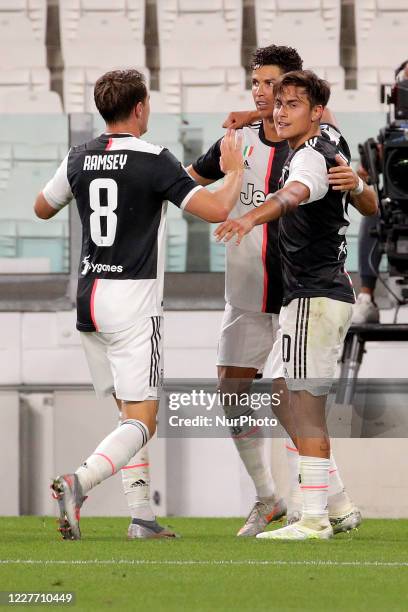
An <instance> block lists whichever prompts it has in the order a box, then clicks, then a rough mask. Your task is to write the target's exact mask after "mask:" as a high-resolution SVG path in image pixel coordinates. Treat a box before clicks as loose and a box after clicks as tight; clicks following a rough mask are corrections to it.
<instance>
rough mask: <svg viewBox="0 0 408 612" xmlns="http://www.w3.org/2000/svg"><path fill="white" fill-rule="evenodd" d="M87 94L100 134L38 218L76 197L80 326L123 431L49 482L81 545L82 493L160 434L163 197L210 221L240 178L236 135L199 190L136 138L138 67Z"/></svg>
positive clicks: (62, 173)
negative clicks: (210, 181)
mask: <svg viewBox="0 0 408 612" xmlns="http://www.w3.org/2000/svg"><path fill="white" fill-rule="evenodd" d="M94 95H95V104H96V107H97V109H98V111H99V112H100V114H101V115H102V117H103V118H104V120H105V122H106V131H105V133H104V134H101V135H100V136H98V137H97V138H96V139H95V140H92V141H91V142H87V143H85V144H83V145H80V146H77V147H73V148H72V149H71V150H70V151H69V153H68V155H67V156H66V157H65V159H64V160H63V162H62V163H61V165H60V167H59V168H58V170H57V172H56V174H55V176H54V177H53V178H52V179H51V180H50V181H49V182H48V183H47V185H46V186H45V187H44V189H43V191H42V192H41V193H40V194H39V195H38V197H37V199H36V202H35V207H34V208H35V213H36V214H37V216H38V217H40V218H42V219H50V218H52V217H53V216H54V215H56V214H57V213H58V212H59V211H60V210H61V209H62V208H63V207H64V206H66V205H67V204H69V203H70V202H71V201H72V199H73V198H75V200H76V203H77V206H78V211H79V215H80V219H81V223H82V252H81V264H80V270H79V280H78V292H77V329H78V330H79V331H80V335H81V340H82V344H83V347H84V350H85V353H86V357H87V360H88V364H89V368H90V371H91V376H92V381H93V384H94V387H95V391H96V393H97V395H98V397H104V396H109V395H110V394H114V397H115V399H116V402H117V404H118V407H119V410H120V415H121V422H120V426H119V427H118V428H117V429H115V430H114V431H112V432H111V433H110V434H109V435H108V436H107V437H106V438H105V439H104V440H102V441H101V442H100V444H99V445H98V447H97V448H96V449H95V451H94V452H93V453H92V454H91V455H90V456H89V457H88V458H87V459H86V461H85V462H84V463H83V464H82V465H81V466H80V467H79V468H78V469H77V470H76V472H75V473H71V474H64V475H62V476H59V477H57V478H55V480H54V482H53V485H52V489H53V491H54V495H55V497H56V499H57V500H58V504H59V510H60V519H59V522H60V530H61V532H62V535H63V537H64V538H66V539H79V538H80V529H79V512H80V508H81V506H82V504H83V502H84V500H85V498H86V496H87V494H88V492H89V491H90V490H91V489H92V488H93V487H95V486H96V485H97V484H99V483H100V482H102V481H103V480H105V479H106V478H109V477H110V476H112V475H113V474H115V473H116V472H118V471H119V470H121V469H123V468H126V466H129V465H131V464H129V461H130V460H131V458H132V457H134V456H135V455H136V454H137V453H138V452H139V451H140V450H141V449H142V448H143V447H144V446H145V445H146V444H147V442H148V440H149V438H150V437H151V436H152V435H153V434H154V432H155V429H156V413H157V409H158V399H159V391H160V386H161V378H162V337H163V322H162V315H163V310H162V308H163V306H162V299H163V277H164V246H165V242H164V241H165V221H166V210H167V202H166V201H167V200H170V201H171V202H173V203H174V204H175V205H176V206H178V207H179V208H181V209H183V210H186V211H188V212H190V213H191V214H193V215H196V216H198V217H201V218H202V219H205V220H207V221H210V222H213V223H214V222H217V221H221V220H224V219H226V218H227V216H228V214H229V212H230V210H231V208H232V207H233V205H234V203H235V201H236V199H237V197H238V194H239V190H240V186H241V182H242V166H243V161H242V151H241V142H240V139H239V138H238V139H236V138H235V133H234V132H231V133H228V134H227V135H226V137H225V139H224V140H223V143H222V145H221V162H220V163H221V165H222V168H223V172H225V173H226V181H225V184H224V185H223V186H222V187H221V188H219V189H218V190H217V191H215V192H214V193H209V192H208V191H207V190H205V189H202V187H201V186H199V185H197V183H196V182H195V181H193V180H192V179H191V177H190V176H189V175H188V174H187V173H186V172H185V170H184V168H183V167H182V166H181V164H180V162H179V161H178V160H177V159H176V158H175V157H174V156H173V155H172V154H171V153H170V152H169V151H168V150H166V149H164V148H162V147H159V146H155V145H152V144H149V143H148V142H145V141H143V140H141V139H140V136H141V135H142V134H144V133H145V132H146V130H147V124H148V119H149V112H150V104H149V95H148V91H147V88H146V85H145V82H144V77H143V75H142V74H141V73H139V72H138V71H136V70H121V71H120V70H118V71H113V72H108V73H106V74H104V75H103V76H102V77H101V78H99V79H98V81H97V82H96V85H95V91H94ZM125 474H126V470H125ZM150 519H151V517H148V518H147V520H146V517H143V516H141V517H140V516H137V517H136V518H135V517H134V518H133V520H132V523H133V524H134V525H136V526H137V528H138V529H142V531H144V532H145V533H146V532H150V533H152V534H154V535H156V536H157V537H160V535H163V534H162V533H161V532H162V528H161V527H160V526H159V525H158V524H157V523H156V521H155V520H154V517H153V520H150Z"/></svg>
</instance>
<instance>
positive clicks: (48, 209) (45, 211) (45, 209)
mask: <svg viewBox="0 0 408 612" xmlns="http://www.w3.org/2000/svg"><path fill="white" fill-rule="evenodd" d="M34 212H35V214H36V215H37V217H39V218H40V219H51V217H54V216H55V215H56V214H57V212H59V209H57V208H54V207H53V206H51V205H50V204H48V202H47V200H46V199H45V197H44V194H43V192H42V191H41V192H40V193H39V194H38V196H37V198H36V200H35V203H34Z"/></svg>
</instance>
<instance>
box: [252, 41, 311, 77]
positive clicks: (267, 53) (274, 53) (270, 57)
mask: <svg viewBox="0 0 408 612" xmlns="http://www.w3.org/2000/svg"><path fill="white" fill-rule="evenodd" d="M271 65H273V66H279V68H280V69H281V70H282V71H283V72H291V71H292V70H302V67H303V60H302V58H301V57H300V55H299V53H298V52H297V51H296V49H293V47H284V46H283V45H282V46H278V45H270V46H269V47H260V48H259V49H257V50H256V51H255V53H254V54H253V56H252V62H251V68H252V70H255V69H256V68H259V67H260V66H271Z"/></svg>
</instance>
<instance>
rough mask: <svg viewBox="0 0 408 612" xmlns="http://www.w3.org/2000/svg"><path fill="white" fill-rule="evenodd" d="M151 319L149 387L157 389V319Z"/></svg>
mask: <svg viewBox="0 0 408 612" xmlns="http://www.w3.org/2000/svg"><path fill="white" fill-rule="evenodd" d="M150 319H151V322H152V335H151V337H150V347H151V354H150V377H149V386H150V387H155V383H154V379H155V373H156V368H157V363H156V321H155V317H150Z"/></svg>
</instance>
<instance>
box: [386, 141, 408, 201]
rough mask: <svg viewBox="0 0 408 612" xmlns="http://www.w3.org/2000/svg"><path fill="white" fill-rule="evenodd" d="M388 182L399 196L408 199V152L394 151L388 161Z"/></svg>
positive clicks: (403, 150) (402, 150) (403, 149)
mask: <svg viewBox="0 0 408 612" xmlns="http://www.w3.org/2000/svg"><path fill="white" fill-rule="evenodd" d="M386 173H387V175H388V180H389V182H390V183H391V184H392V186H393V188H394V189H395V190H396V191H397V192H399V194H400V195H401V196H402V197H404V198H407V197H408V150H407V149H405V148H401V149H394V151H392V153H391V155H390V156H389V157H388V160H387V168H386Z"/></svg>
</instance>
